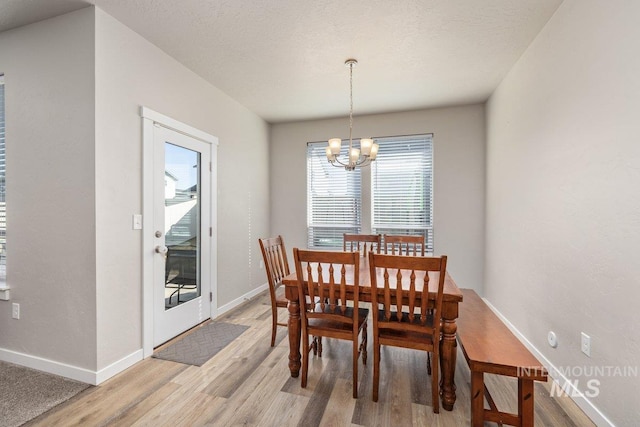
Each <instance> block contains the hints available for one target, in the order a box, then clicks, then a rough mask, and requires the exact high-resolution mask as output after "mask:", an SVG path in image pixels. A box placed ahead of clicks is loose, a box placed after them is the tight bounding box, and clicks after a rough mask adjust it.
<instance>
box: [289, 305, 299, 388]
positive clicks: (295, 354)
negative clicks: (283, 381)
mask: <svg viewBox="0 0 640 427" xmlns="http://www.w3.org/2000/svg"><path fill="white" fill-rule="evenodd" d="M288 309H289V325H288V327H289V370H290V371H291V376H292V377H293V378H297V377H298V375H299V374H300V304H299V303H298V300H290V301H289V307H288Z"/></svg>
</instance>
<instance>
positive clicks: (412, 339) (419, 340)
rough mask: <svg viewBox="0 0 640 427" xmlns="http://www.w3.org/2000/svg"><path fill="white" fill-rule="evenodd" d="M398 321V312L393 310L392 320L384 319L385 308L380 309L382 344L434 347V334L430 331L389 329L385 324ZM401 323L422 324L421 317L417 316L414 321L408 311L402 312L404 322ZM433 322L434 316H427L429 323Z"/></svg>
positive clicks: (379, 328)
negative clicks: (410, 318)
mask: <svg viewBox="0 0 640 427" xmlns="http://www.w3.org/2000/svg"><path fill="white" fill-rule="evenodd" d="M392 322H395V323H398V313H397V312H391V322H389V321H388V320H384V310H378V330H379V337H380V342H381V343H382V344H387V345H393V346H394V347H404V348H414V349H415V348H417V349H422V350H428V349H431V348H433V340H432V336H431V334H429V333H425V332H417V331H409V330H406V329H389V328H386V327H385V325H386V324H387V323H392ZM399 323H400V325H402V324H406V325H410V324H414V325H420V319H419V318H418V317H415V318H414V320H413V321H410V320H409V314H408V313H404V312H403V313H402V322H399ZM432 324H433V317H432V316H428V317H427V325H432Z"/></svg>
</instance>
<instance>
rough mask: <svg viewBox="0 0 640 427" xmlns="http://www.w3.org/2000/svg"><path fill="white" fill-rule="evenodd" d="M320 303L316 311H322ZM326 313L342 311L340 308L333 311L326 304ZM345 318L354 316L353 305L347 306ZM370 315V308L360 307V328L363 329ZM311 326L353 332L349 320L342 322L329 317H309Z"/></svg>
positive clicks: (319, 328) (316, 328)
mask: <svg viewBox="0 0 640 427" xmlns="http://www.w3.org/2000/svg"><path fill="white" fill-rule="evenodd" d="M320 310H321V309H320V304H316V311H317V312H321V311H320ZM324 312H325V313H337V312H340V309H339V308H336V310H334V311H332V310H331V309H330V308H329V306H328V305H326V306H325V310H324ZM343 315H344V316H345V320H346V319H347V318H353V307H347V309H346V310H345V313H344V314H343ZM368 316H369V309H367V308H358V329H362V326H363V325H364V324H365V323H366V322H367V317H368ZM309 328H311V329H314V330H319V331H321V330H327V331H330V330H331V331H336V330H337V331H344V332H347V333H351V331H352V328H353V327H352V326H351V323H348V322H346V321H345V322H340V321H338V320H328V319H318V318H313V317H310V318H309Z"/></svg>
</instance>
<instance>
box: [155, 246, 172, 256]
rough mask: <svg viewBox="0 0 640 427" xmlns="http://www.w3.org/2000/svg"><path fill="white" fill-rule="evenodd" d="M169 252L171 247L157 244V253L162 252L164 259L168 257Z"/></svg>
mask: <svg viewBox="0 0 640 427" xmlns="http://www.w3.org/2000/svg"><path fill="white" fill-rule="evenodd" d="M167 252H169V248H167V247H166V246H159V245H158V246H156V253H158V254H161V255H162V256H163V257H164V259H167Z"/></svg>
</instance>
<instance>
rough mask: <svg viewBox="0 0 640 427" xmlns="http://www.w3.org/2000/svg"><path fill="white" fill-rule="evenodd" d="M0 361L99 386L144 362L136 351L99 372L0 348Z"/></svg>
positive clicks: (139, 351) (139, 352)
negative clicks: (141, 361)
mask: <svg viewBox="0 0 640 427" xmlns="http://www.w3.org/2000/svg"><path fill="white" fill-rule="evenodd" d="M0 360H2V361H3V362H9V363H14V364H16V365H21V366H26V367H27V368H31V369H36V370H38V371H43V372H47V373H50V374H54V375H60V376H62V377H66V378H71V379H72V380H76V381H80V382H83V383H87V384H91V385H98V384H100V383H102V382H104V381H105V380H107V379H109V378H111V377H112V376H114V375H116V374H117V373H119V372H122V371H124V370H125V369H127V368H128V367H130V366H131V365H133V364H134V363H137V362H139V361H140V360H142V349H140V350H136V351H134V352H133V353H131V354H130V355H128V356H126V357H124V358H122V359H120V360H118V361H117V362H115V363H112V364H111V365H109V366H107V367H106V368H104V369H101V370H99V371H97V372H96V371H92V370H90V369H85V368H80V367H78V366H73V365H68V364H66V363H61V362H56V361H54V360H49V359H45V358H42V357H38V356H33V355H30V354H24V353H19V352H17V351H12V350H6V349H2V348H0Z"/></svg>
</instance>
